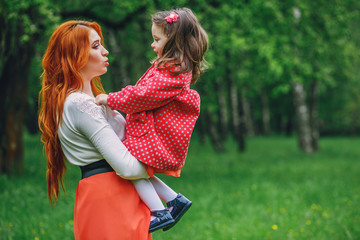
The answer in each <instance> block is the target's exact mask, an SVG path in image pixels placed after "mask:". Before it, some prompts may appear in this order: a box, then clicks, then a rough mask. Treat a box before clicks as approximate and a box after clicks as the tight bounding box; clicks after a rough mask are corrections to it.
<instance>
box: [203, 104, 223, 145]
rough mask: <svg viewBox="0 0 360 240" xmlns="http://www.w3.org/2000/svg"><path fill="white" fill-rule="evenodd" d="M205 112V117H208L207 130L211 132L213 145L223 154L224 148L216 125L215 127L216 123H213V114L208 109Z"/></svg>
mask: <svg viewBox="0 0 360 240" xmlns="http://www.w3.org/2000/svg"><path fill="white" fill-rule="evenodd" d="M204 112H205V114H204V115H205V117H206V121H207V129H208V130H209V134H210V138H211V142H212V144H213V146H214V148H215V150H216V151H218V152H223V151H224V146H223V144H222V143H221V140H220V137H219V133H218V130H217V128H216V125H215V123H214V121H213V117H212V114H211V113H210V111H209V110H207V109H206V110H205V111H204Z"/></svg>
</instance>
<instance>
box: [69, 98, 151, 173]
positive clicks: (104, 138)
mask: <svg viewBox="0 0 360 240" xmlns="http://www.w3.org/2000/svg"><path fill="white" fill-rule="evenodd" d="M72 112H73V117H74V118H75V119H76V123H75V125H76V126H75V128H76V129H78V131H79V132H80V133H81V134H83V135H84V136H85V137H86V138H88V139H89V141H90V142H91V143H92V144H93V145H94V147H95V148H96V149H97V150H98V151H99V153H100V154H101V155H102V156H103V157H104V159H105V160H106V161H107V162H108V163H109V164H110V165H111V167H112V168H113V169H114V170H115V171H116V173H117V174H118V175H119V176H120V177H122V178H125V179H141V178H148V177H149V176H148V174H147V171H146V169H145V167H144V166H143V164H142V163H140V162H139V161H138V160H137V159H136V158H135V157H134V156H132V155H131V153H130V152H129V151H128V150H127V148H126V147H125V145H124V144H123V143H122V141H121V140H120V139H119V137H118V136H117V135H116V133H115V132H114V130H113V129H112V127H111V126H110V124H109V123H108V121H107V120H106V119H105V107H101V106H97V105H96V104H95V102H94V101H93V99H85V100H84V101H79V102H77V104H76V107H74V110H73V111H72Z"/></svg>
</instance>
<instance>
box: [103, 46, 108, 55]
mask: <svg viewBox="0 0 360 240" xmlns="http://www.w3.org/2000/svg"><path fill="white" fill-rule="evenodd" d="M108 54H109V51H108V50H106V48H104V50H103V55H104V56H107V55H108Z"/></svg>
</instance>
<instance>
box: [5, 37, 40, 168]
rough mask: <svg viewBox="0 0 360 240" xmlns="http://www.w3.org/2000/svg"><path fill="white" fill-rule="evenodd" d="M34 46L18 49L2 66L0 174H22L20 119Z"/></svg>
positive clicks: (21, 131) (21, 120)
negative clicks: (2, 94) (3, 96)
mask: <svg viewBox="0 0 360 240" xmlns="http://www.w3.org/2000/svg"><path fill="white" fill-rule="evenodd" d="M34 52H35V51H34V46H33V45H32V44H27V45H26V47H25V46H21V45H19V46H18V49H17V54H16V55H15V54H13V55H10V56H9V58H8V59H7V61H6V62H5V64H4V68H3V71H2V75H1V76H0V79H1V83H2V84H3V85H2V86H4V92H5V93H4V94H5V99H4V101H1V110H0V111H1V113H2V114H1V121H0V123H1V124H0V143H1V150H0V151H1V152H0V171H1V172H2V173H13V172H15V173H19V174H20V173H22V171H23V119H24V110H25V105H26V100H27V78H28V75H29V66H30V63H31V59H32V56H34Z"/></svg>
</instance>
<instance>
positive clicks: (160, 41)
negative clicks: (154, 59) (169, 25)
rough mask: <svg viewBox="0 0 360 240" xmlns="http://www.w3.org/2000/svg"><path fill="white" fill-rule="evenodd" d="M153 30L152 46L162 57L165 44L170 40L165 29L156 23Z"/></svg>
mask: <svg viewBox="0 0 360 240" xmlns="http://www.w3.org/2000/svg"><path fill="white" fill-rule="evenodd" d="M151 32H152V36H153V39H154V41H153V43H152V44H151V47H152V48H153V49H154V52H155V53H156V54H157V56H158V57H161V56H162V54H163V49H164V46H165V44H166V43H167V41H168V37H167V36H166V35H165V34H164V32H163V29H162V28H161V27H159V26H158V25H156V24H153V25H152V28H151Z"/></svg>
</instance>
